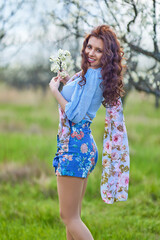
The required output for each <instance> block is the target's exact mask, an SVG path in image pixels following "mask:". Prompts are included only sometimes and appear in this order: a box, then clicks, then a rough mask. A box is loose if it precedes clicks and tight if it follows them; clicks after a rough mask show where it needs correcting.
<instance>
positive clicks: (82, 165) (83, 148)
mask: <svg viewBox="0 0 160 240" xmlns="http://www.w3.org/2000/svg"><path fill="white" fill-rule="evenodd" d="M69 123H70V130H71V131H70V136H69V142H68V147H67V148H64V146H63V145H64V141H61V140H60V139H59V135H57V152H56V154H55V155H56V156H55V157H54V159H53V167H54V168H55V174H56V176H57V175H60V176H73V177H81V178H86V177H87V175H89V174H90V173H91V172H92V171H93V169H94V168H95V166H96V164H97V160H98V149H97V146H96V143H95V141H94V138H93V136H92V133H91V129H90V124H91V122H89V121H87V120H85V119H83V120H82V121H81V122H79V123H76V124H75V123H73V122H71V121H69ZM64 149H67V151H65V150H64Z"/></svg>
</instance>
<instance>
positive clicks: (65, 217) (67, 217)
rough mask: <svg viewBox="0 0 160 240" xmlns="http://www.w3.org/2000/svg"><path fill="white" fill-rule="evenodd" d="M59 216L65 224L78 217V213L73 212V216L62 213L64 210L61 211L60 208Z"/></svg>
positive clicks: (69, 223)
mask: <svg viewBox="0 0 160 240" xmlns="http://www.w3.org/2000/svg"><path fill="white" fill-rule="evenodd" d="M60 217H61V219H62V221H63V223H64V224H65V225H66V226H68V225H71V224H72V222H74V221H75V220H78V219H80V216H79V214H75V215H74V216H73V215H69V214H66V213H64V212H63V211H61V210H60Z"/></svg>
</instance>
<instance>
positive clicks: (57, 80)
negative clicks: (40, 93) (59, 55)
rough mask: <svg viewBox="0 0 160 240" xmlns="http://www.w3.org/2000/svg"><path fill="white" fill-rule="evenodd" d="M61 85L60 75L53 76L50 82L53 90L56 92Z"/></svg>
mask: <svg viewBox="0 0 160 240" xmlns="http://www.w3.org/2000/svg"><path fill="white" fill-rule="evenodd" d="M59 85H60V78H59V76H57V77H53V78H52V79H51V81H50V83H49V87H50V89H51V91H52V92H54V91H55V90H58V88H59Z"/></svg>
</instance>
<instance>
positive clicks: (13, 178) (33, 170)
mask: <svg viewBox="0 0 160 240" xmlns="http://www.w3.org/2000/svg"><path fill="white" fill-rule="evenodd" d="M52 176H53V171H51V170H50V169H49V168H48V166H47V165H46V164H45V163H42V162H40V161H35V162H33V163H27V164H25V165H22V164H19V163H15V162H9V163H3V164H1V165H0V182H11V183H21V182H23V181H26V180H27V181H29V182H32V183H39V184H40V185H43V184H45V183H46V181H48V180H49V179H50V178H51V177H52Z"/></svg>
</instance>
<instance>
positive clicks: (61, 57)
mask: <svg viewBox="0 0 160 240" xmlns="http://www.w3.org/2000/svg"><path fill="white" fill-rule="evenodd" d="M70 56H71V54H70V52H69V51H68V50H62V49H59V50H58V56H57V58H55V57H54V56H51V57H50V62H52V63H53V64H52V65H51V71H53V72H58V71H63V70H66V69H67V68H69V67H70V65H71V64H70V63H71V62H72V61H71V59H70V61H67V60H68V57H70ZM62 75H63V76H64V73H63V74H62Z"/></svg>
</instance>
